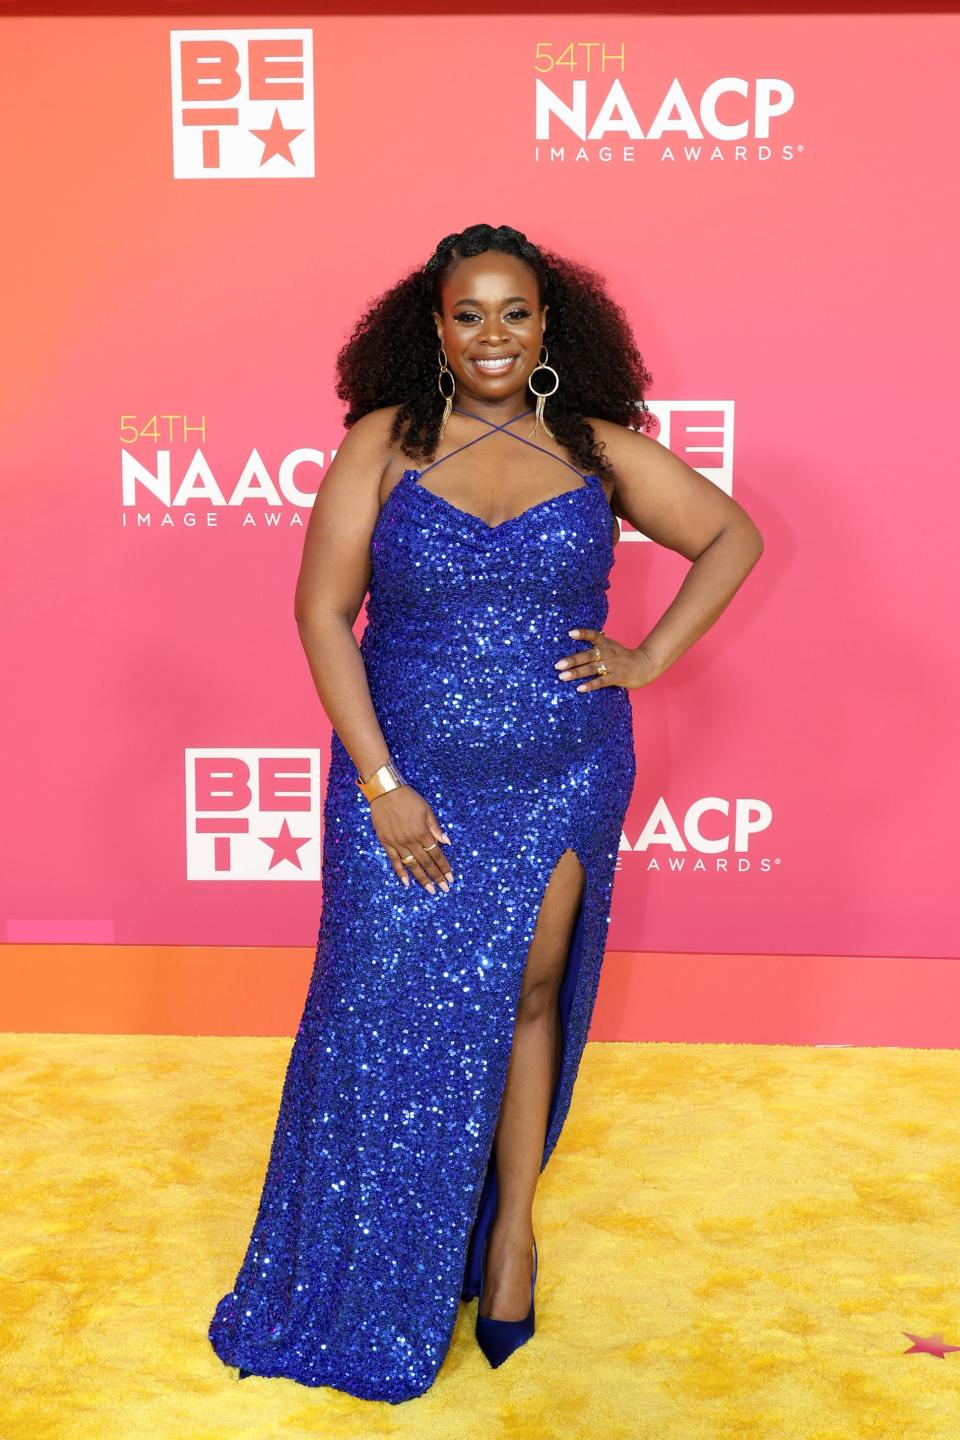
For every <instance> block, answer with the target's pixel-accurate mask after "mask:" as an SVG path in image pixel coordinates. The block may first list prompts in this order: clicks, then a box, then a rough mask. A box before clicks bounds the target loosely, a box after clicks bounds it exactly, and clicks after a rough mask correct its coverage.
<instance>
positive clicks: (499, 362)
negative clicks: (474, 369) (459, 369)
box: [473, 355, 517, 374]
mask: <svg viewBox="0 0 960 1440" xmlns="http://www.w3.org/2000/svg"><path fill="white" fill-rule="evenodd" d="M516 358H517V357H516V355H501V356H499V357H498V358H497V359H496V360H474V362H473V363H474V365H479V367H480V369H481V370H491V371H493V373H494V374H499V373H500V372H501V371H502V370H508V369H509V368H510V366H511V365H512V364H513V362H514V360H516Z"/></svg>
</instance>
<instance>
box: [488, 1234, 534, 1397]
mask: <svg viewBox="0 0 960 1440" xmlns="http://www.w3.org/2000/svg"><path fill="white" fill-rule="evenodd" d="M486 1249H487V1247H486V1242H485V1243H484V1247H483V1254H482V1255H481V1257H480V1296H482V1295H483V1266H484V1261H485V1259H486ZM536 1283H537V1242H536V1240H534V1242H533V1276H532V1278H531V1281H530V1309H529V1310H528V1311H527V1313H526V1315H525V1316H524V1317H523V1319H522V1320H495V1319H494V1318H493V1316H491V1315H481V1314H480V1296H478V1297H477V1326H476V1336H477V1344H478V1345H479V1346H480V1349H481V1350H482V1351H483V1353H484V1355H486V1357H487V1359H488V1360H489V1361H490V1364H491V1365H492V1366H493V1367H494V1369H496V1368H497V1366H498V1365H502V1364H503V1362H504V1360H506V1359H507V1358H508V1356H510V1355H512V1354H513V1352H514V1350H517V1349H519V1347H520V1346H521V1345H523V1344H525V1343H526V1342H527V1341H528V1340H529V1339H530V1336H531V1335H532V1334H533V1332H534V1307H533V1290H534V1286H535V1285H536Z"/></svg>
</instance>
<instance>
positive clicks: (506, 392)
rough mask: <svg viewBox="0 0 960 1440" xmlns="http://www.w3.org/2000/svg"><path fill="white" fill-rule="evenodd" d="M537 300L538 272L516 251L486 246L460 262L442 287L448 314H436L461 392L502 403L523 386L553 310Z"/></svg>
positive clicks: (447, 389)
mask: <svg viewBox="0 0 960 1440" xmlns="http://www.w3.org/2000/svg"><path fill="white" fill-rule="evenodd" d="M538 298H539V297H538V294H537V281H536V276H535V275H534V273H533V271H532V270H531V269H530V267H529V266H528V265H525V264H524V262H523V261H522V260H518V259H517V258H516V256H514V255H504V254H503V253H502V252H501V251H499V250H487V251H485V252H484V253H483V254H482V255H472V256H470V258H469V259H466V260H460V261H458V263H457V265H456V267H455V268H454V270H453V271H452V272H451V273H450V276H449V277H448V279H447V281H446V283H445V284H444V285H443V286H442V289H441V304H442V305H443V314H442V315H438V314H437V313H436V311H435V312H434V321H435V323H436V326H437V337H438V339H439V341H440V344H441V345H442V346H443V348H444V351H445V352H446V356H447V364H448V365H449V366H450V369H451V370H452V371H453V376H454V379H455V380H456V382H457V394H458V395H465V396H469V397H470V398H472V399H474V400H478V401H481V402H483V401H486V402H487V403H491V404H497V403H498V402H502V401H504V400H507V399H509V398H510V397H511V396H514V395H516V394H517V393H518V392H520V391H523V390H524V388H525V386H526V383H527V377H528V376H529V375H530V373H531V371H533V370H535V369H536V366H537V363H538V361H539V358H540V347H541V345H542V344H543V332H544V329H545V326H546V321H547V310H548V309H549V308H550V307H549V306H548V305H544V306H543V308H542V309H540V308H538ZM484 360H488V361H493V362H498V361H500V362H503V361H505V362H506V363H494V364H488V365H484V364H482V363H480V362H482V361H484ZM534 383H536V382H534ZM443 388H444V390H446V391H449V390H450V382H449V380H445V381H444V382H443Z"/></svg>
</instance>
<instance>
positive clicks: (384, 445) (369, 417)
mask: <svg viewBox="0 0 960 1440" xmlns="http://www.w3.org/2000/svg"><path fill="white" fill-rule="evenodd" d="M399 408H400V407H399V406H398V405H382V406H380V408H379V409H377V410H370V411H368V412H367V414H366V415H361V417H360V419H359V420H355V421H354V423H353V424H352V425H351V426H350V429H349V430H347V431H346V433H345V434H344V437H343V439H342V440H341V442H340V444H339V446H338V448H337V455H338V456H339V455H346V456H349V457H350V459H351V460H352V459H363V460H364V461H366V462H367V463H369V462H370V461H371V460H373V459H375V458H378V457H379V458H382V460H383V467H382V468H383V469H386V466H387V462H388V461H389V459H390V457H391V455H392V452H393V446H392V444H391V441H390V432H391V430H392V428H393V421H394V417H395V416H396V413H397V411H398V409H399Z"/></svg>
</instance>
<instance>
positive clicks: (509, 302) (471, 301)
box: [453, 295, 530, 305]
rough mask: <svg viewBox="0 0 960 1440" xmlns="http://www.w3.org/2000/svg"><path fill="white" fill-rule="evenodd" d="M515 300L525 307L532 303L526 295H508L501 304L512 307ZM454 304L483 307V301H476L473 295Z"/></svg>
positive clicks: (455, 301)
mask: <svg viewBox="0 0 960 1440" xmlns="http://www.w3.org/2000/svg"><path fill="white" fill-rule="evenodd" d="M514 300H522V301H523V303H524V305H529V304H530V301H529V300H528V299H527V297H526V295H508V296H507V298H506V300H501V301H500V304H501V305H512V304H513V302H514ZM453 303H454V305H482V304H483V301H482V300H475V299H474V298H473V296H472V295H468V296H467V297H466V299H465V300H454V302H453Z"/></svg>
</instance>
